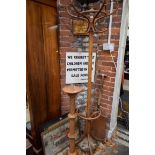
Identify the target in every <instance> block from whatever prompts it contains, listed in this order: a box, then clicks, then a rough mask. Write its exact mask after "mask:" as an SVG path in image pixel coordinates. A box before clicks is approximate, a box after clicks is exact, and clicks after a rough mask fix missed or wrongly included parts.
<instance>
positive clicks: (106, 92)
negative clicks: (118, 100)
mask: <svg viewBox="0 0 155 155" xmlns="http://www.w3.org/2000/svg"><path fill="white" fill-rule="evenodd" d="M103 94H105V95H108V96H113V92H110V91H105V90H103Z"/></svg>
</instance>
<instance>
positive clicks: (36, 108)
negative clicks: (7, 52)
mask: <svg viewBox="0 0 155 155" xmlns="http://www.w3.org/2000/svg"><path fill="white" fill-rule="evenodd" d="M54 2H55V1H54ZM52 4H53V2H52ZM55 4H56V3H55ZM26 7H27V11H26V36H27V38H26V41H27V42H26V45H27V53H26V62H27V92H28V96H29V103H30V119H31V122H32V130H33V131H32V133H33V137H34V138H36V145H40V142H38V138H40V137H39V135H38V133H37V131H38V127H39V126H40V124H42V123H44V122H46V121H48V120H50V119H52V118H56V117H58V116H60V71H59V54H58V52H56V51H57V50H58V42H57V26H56V25H57V15H56V8H55V7H51V6H49V4H48V5H45V4H42V3H40V2H39V3H38V2H36V1H32V0H27V6H26Z"/></svg>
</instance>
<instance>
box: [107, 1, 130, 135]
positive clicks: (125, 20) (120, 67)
mask: <svg viewBox="0 0 155 155" xmlns="http://www.w3.org/2000/svg"><path fill="white" fill-rule="evenodd" d="M128 18H129V0H124V1H123V12H122V20H121V29H120V41H119V49H118V60H117V70H116V78H115V86H114V93H113V103H112V112H111V119H110V130H109V132H108V138H111V136H112V134H113V131H114V130H115V128H116V126H117V113H118V103H119V95H120V86H121V80H122V71H123V62H124V54H125V46H126V38H127V30H128Z"/></svg>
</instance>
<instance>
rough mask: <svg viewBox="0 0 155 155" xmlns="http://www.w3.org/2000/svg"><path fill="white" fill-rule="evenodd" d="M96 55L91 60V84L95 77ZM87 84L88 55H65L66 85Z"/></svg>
mask: <svg viewBox="0 0 155 155" xmlns="http://www.w3.org/2000/svg"><path fill="white" fill-rule="evenodd" d="M95 61H96V53H93V58H92V82H94V75H95ZM87 82H88V53H86V52H85V53H82V52H67V53H66V84H71V83H87Z"/></svg>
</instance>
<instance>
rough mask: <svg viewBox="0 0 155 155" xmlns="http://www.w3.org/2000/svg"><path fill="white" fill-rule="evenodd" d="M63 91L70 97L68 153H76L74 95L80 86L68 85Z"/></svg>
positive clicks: (69, 154) (71, 154) (73, 154)
mask: <svg viewBox="0 0 155 155" xmlns="http://www.w3.org/2000/svg"><path fill="white" fill-rule="evenodd" d="M63 91H64V92H65V93H67V94H68V95H69V97H70V113H69V114H68V118H69V134H68V138H69V151H68V155H77V151H76V148H75V139H76V138H77V133H76V130H75V125H76V124H75V122H76V118H77V114H76V112H75V109H76V106H75V98H76V95H77V94H78V93H79V92H81V91H82V88H81V87H78V86H73V85H68V86H65V87H64V88H63Z"/></svg>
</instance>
